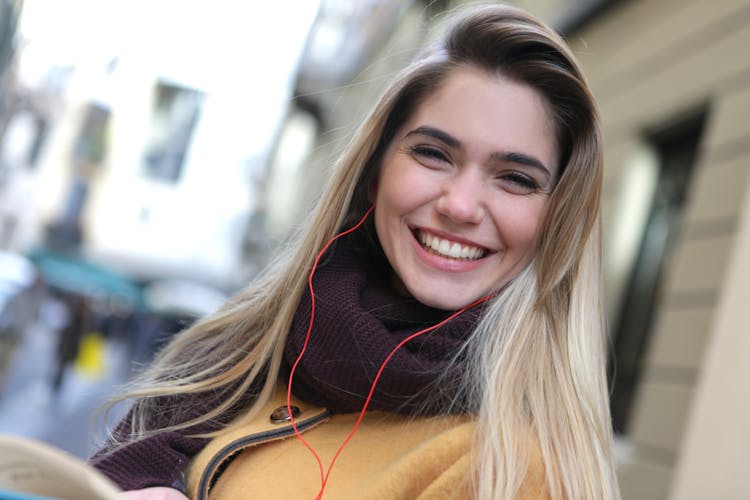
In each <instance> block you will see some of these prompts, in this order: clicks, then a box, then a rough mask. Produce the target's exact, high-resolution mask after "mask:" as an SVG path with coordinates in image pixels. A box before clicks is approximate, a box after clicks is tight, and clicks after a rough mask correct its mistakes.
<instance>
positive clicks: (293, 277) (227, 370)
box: [120, 5, 619, 499]
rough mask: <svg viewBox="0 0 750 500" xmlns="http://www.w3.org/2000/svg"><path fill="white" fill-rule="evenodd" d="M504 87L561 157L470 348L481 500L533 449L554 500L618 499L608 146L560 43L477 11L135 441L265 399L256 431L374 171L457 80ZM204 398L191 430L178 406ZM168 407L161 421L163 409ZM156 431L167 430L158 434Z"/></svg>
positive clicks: (438, 49) (380, 106)
mask: <svg viewBox="0 0 750 500" xmlns="http://www.w3.org/2000/svg"><path fill="white" fill-rule="evenodd" d="M466 65H469V66H473V67H478V68H480V69H482V70H484V71H487V72H490V73H494V74H502V75H504V76H506V77H509V78H512V79H514V80H516V81H518V82H521V83H525V84H527V85H530V86H531V87H533V88H535V89H536V90H537V91H538V92H540V94H541V95H542V96H544V98H545V100H546V102H547V104H548V108H549V110H550V115H551V117H552V120H553V122H554V126H555V131H556V138H555V139H556V140H557V144H558V146H559V149H560V162H561V163H560V171H561V175H560V178H559V180H558V182H557V185H556V186H555V189H554V191H553V193H552V195H551V196H550V201H549V209H548V215H547V217H546V219H545V221H544V224H543V228H542V234H541V237H540V241H539V246H538V249H537V254H536V256H535V258H534V259H533V261H532V262H531V264H530V265H529V266H528V267H527V268H526V269H525V270H524V271H522V272H521V273H520V275H519V276H517V277H516V278H515V279H514V280H513V281H512V282H511V283H510V284H509V285H508V286H506V287H505V288H504V289H503V290H502V292H501V293H499V294H498V296H497V297H495V298H494V299H492V301H491V303H490V304H489V305H488V307H487V308H486V312H485V314H484V315H483V318H482V320H481V321H480V324H479V325H478V327H477V329H476V331H474V332H473V333H472V337H471V340H470V345H469V361H470V363H469V364H470V367H471V368H470V370H469V373H468V375H467V378H466V380H465V384H464V385H465V388H466V390H467V391H470V393H471V394H472V395H473V396H474V398H475V400H476V401H479V404H478V407H477V435H478V436H482V439H481V440H477V443H476V446H475V455H476V457H475V463H476V469H477V476H476V477H477V480H476V493H477V496H478V497H479V498H503V499H506V498H507V499H509V498H513V497H514V495H515V493H516V492H517V490H518V488H519V486H520V484H521V481H522V480H523V478H524V475H525V471H526V466H527V462H528V457H527V450H528V446H529V437H531V438H532V439H534V440H536V441H537V442H538V443H539V447H540V450H541V455H542V458H543V461H544V464H545V467H546V471H547V482H548V484H549V487H550V489H551V492H552V496H553V498H569V499H610V498H618V497H619V494H618V491H617V485H616V479H615V477H614V472H613V466H612V457H611V440H612V433H611V424H610V416H609V405H608V397H607V387H606V377H605V368H604V367H605V341H604V333H603V326H602V318H601V304H600V283H599V281H600V275H601V272H600V255H599V252H600V241H599V239H600V236H599V233H600V230H599V196H600V189H601V177H602V151H601V138H600V132H599V125H598V117H597V111H596V105H595V103H594V100H593V97H592V95H591V92H590V90H589V87H588V85H587V83H586V81H585V79H584V77H583V74H582V72H581V71H580V69H579V68H578V66H577V63H576V62H575V58H574V57H573V55H572V54H571V52H570V51H569V49H568V48H567V46H566V45H565V43H564V42H563V40H562V39H561V38H560V37H559V36H558V35H557V34H555V33H554V32H553V31H552V30H550V29H549V28H548V27H547V26H545V25H544V24H543V23H541V22H540V21H538V20H537V19H535V18H534V17H532V16H530V15H529V14H527V13H526V12H524V11H522V10H519V9H516V8H511V7H506V6H497V5H495V6H484V7H475V8H472V9H469V10H467V11H466V12H464V13H461V14H459V15H458V16H457V17H454V18H453V19H452V23H451V25H450V27H449V28H448V31H447V35H446V36H445V37H443V38H442V40H441V41H440V42H439V43H438V44H437V45H435V46H433V47H430V48H429V49H428V50H427V51H426V52H425V54H424V55H423V57H421V58H420V59H418V60H417V61H416V62H414V63H413V64H412V65H411V66H409V67H407V68H406V69H405V70H404V71H403V72H402V73H401V74H400V75H399V76H398V77H397V78H396V79H395V81H394V83H393V84H392V85H391V86H390V87H389V88H388V89H387V90H386V92H385V93H384V95H383V97H382V98H381V99H380V100H379V101H378V102H377V103H376V105H375V107H374V109H373V110H372V112H371V113H370V115H369V116H368V117H367V119H366V120H365V121H364V123H363V124H362V125H361V127H360V128H359V130H358V131H357V132H356V133H355V135H354V137H353V139H352V140H351V142H350V144H349V147H348V148H347V149H346V151H344V153H343V154H342V156H341V157H340V159H339V161H338V162H337V165H336V168H335V169H334V172H333V175H332V177H331V178H330V180H329V182H328V185H327V187H326V189H325V190H324V193H323V196H322V197H321V199H320V200H319V202H318V204H317V206H316V208H315V210H314V211H313V212H312V213H311V215H310V217H309V219H308V221H307V222H306V224H304V226H303V229H302V230H301V231H300V233H299V234H298V235H297V236H296V237H295V238H294V239H293V241H291V242H290V243H289V244H287V245H286V246H285V248H284V249H283V250H282V251H281V252H280V255H279V257H278V258H277V259H276V260H275V261H274V262H273V263H272V264H271V265H270V266H269V267H268V268H267V269H266V270H265V271H264V272H263V273H262V275H261V276H260V277H259V278H258V279H257V280H255V281H254V282H253V283H252V284H250V285H249V287H248V288H247V289H246V290H245V291H243V292H242V293H240V294H238V295H237V296H236V297H234V298H233V299H232V300H231V301H229V302H228V303H227V304H226V305H225V306H224V307H223V308H222V309H221V310H220V311H219V312H218V313H216V314H214V315H212V316H210V317H207V318H204V319H202V320H201V321H199V322H197V323H196V324H194V325H193V326H191V327H190V328H189V329H187V330H185V331H184V332H182V333H181V334H179V335H178V336H177V337H175V338H174V340H173V341H171V342H170V343H169V344H168V345H167V346H166V347H165V348H164V349H163V350H162V351H161V352H160V353H159V354H158V356H157V357H156V359H155V361H154V362H153V363H152V365H151V366H150V367H149V368H148V369H147V370H146V371H144V372H143V373H142V374H141V375H140V376H139V377H138V379H137V380H136V381H135V383H134V385H133V386H132V387H131V388H130V390H129V391H127V392H126V393H124V394H123V395H122V396H121V398H120V399H121V400H125V399H133V400H135V406H134V408H133V411H132V412H131V418H132V421H131V425H132V428H133V430H134V435H133V436H131V437H130V438H129V439H139V438H142V437H145V436H148V435H151V434H153V433H156V432H161V431H164V430H186V429H189V428H190V427H192V426H194V425H197V424H203V423H206V422H210V421H214V420H218V419H220V418H221V417H222V416H223V415H226V414H227V413H228V412H229V411H230V409H232V408H234V407H236V406H237V404H238V403H239V402H241V401H243V398H246V394H247V392H248V391H249V390H250V389H251V388H256V389H257V388H259V389H257V391H256V392H257V394H255V395H254V400H253V403H252V404H251V405H250V407H249V409H248V418H250V416H252V415H253V413H254V412H255V411H257V409H258V408H259V407H260V406H261V405H262V404H263V403H265V402H266V401H267V400H268V398H269V397H270V395H271V394H272V392H273V390H274V388H275V386H276V383H277V378H278V373H279V369H280V366H281V359H282V352H283V349H284V345H285V341H286V337H287V334H288V331H289V328H290V325H291V321H292V317H293V315H294V313H295V310H296V308H297V304H298V302H299V300H300V297H301V294H302V291H303V289H304V287H305V284H306V278H307V275H308V273H309V272H310V269H311V266H312V263H313V260H314V258H315V255H316V253H317V252H318V251H319V249H320V248H322V246H323V245H324V243H325V242H326V241H328V240H329V239H330V238H331V237H332V236H333V235H334V234H336V232H337V231H338V230H339V229H340V228H341V227H342V226H345V225H347V224H349V223H350V222H351V221H352V220H353V219H354V218H355V217H357V216H361V214H362V213H364V210H365V208H366V206H367V205H368V192H367V191H368V186H369V185H370V181H371V180H372V179H374V178H375V176H376V175H377V172H378V168H379V164H380V159H381V156H382V154H383V152H384V150H385V149H386V148H387V146H388V144H389V143H390V141H391V140H392V138H393V136H394V134H395V133H396V131H397V130H398V129H399V128H400V127H401V126H402V125H403V123H404V122H405V121H406V120H407V119H408V117H409V116H410V114H411V113H412V112H413V111H414V109H415V108H416V107H417V106H418V105H419V104H420V103H421V102H422V101H423V100H424V99H425V98H426V96H427V95H429V94H430V93H431V92H434V91H435V89H436V88H437V87H438V86H439V85H440V84H441V82H443V81H444V80H445V78H446V77H447V75H448V74H449V73H450V72H451V70H453V69H454V68H456V67H457V66H466ZM196 395H201V396H205V397H209V396H210V397H211V398H212V403H211V404H207V405H206V412H205V413H204V414H202V415H201V416H200V417H198V418H194V419H192V420H188V419H187V417H185V415H189V414H190V413H189V409H188V408H185V407H184V406H182V405H180V400H181V398H182V397H190V396H196ZM167 401H169V402H171V405H170V406H169V407H166V406H165V405H166V404H167V403H166V402H167ZM154 415H160V418H158V419H157V420H158V421H159V422H160V424H159V425H158V426H157V427H158V428H153V427H149V425H150V423H151V422H153V421H154V420H155V419H154Z"/></svg>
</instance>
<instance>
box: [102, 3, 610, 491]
mask: <svg viewBox="0 0 750 500" xmlns="http://www.w3.org/2000/svg"><path fill="white" fill-rule="evenodd" d="M601 158H602V152H601V140H600V137H599V127H598V118H597V112H596V106H595V103H594V101H593V98H592V96H591V93H590V91H589V89H588V86H587V84H586V82H585V79H584V77H583V75H582V74H581V72H580V70H579V69H578V66H577V65H576V63H575V61H574V59H573V57H572V55H571V54H570V51H569V50H568V48H567V47H566V46H565V44H564V43H563V41H562V40H561V39H560V38H559V37H558V36H557V35H556V34H555V33H554V32H553V31H552V30H550V29H549V28H548V27H546V26H545V25H543V24H542V23H540V22H539V21H538V20H536V19H535V18H533V17H531V16H529V15H528V14H527V13H525V12H523V11H521V10H518V9H515V8H509V7H503V6H487V7H478V8H471V9H468V10H466V11H463V12H459V13H456V15H455V17H453V18H451V23H450V25H449V26H448V27H447V28H446V33H445V36H444V37H443V38H442V39H441V41H440V42H439V43H438V44H437V45H436V46H435V47H431V48H430V49H429V50H428V51H427V52H426V53H425V55H424V56H423V57H421V58H420V59H418V60H417V61H415V62H414V63H413V64H412V65H411V66H409V67H408V68H406V69H405V70H404V72H403V73H402V74H401V75H399V76H398V77H397V78H396V80H395V81H394V82H393V84H392V86H391V87H390V88H389V89H388V90H387V91H386V93H385V94H384V95H383V97H382V98H381V99H380V100H379V101H378V102H377V103H376V105H375V108H374V109H373V111H372V113H371V114H370V116H369V117H368V118H367V119H366V120H365V122H364V123H363V125H362V127H361V128H360V129H359V130H358V131H357V133H356V134H355V136H354V138H353V140H352V142H351V144H350V146H349V148H348V149H347V151H345V152H344V154H343V155H342V157H341V159H340V161H339V162H338V164H337V167H336V170H335V172H334V174H333V177H332V178H331V180H330V183H329V186H328V188H327V189H326V191H325V193H324V194H323V197H322V198H321V200H320V202H319V204H318V206H317V208H316V210H315V211H314V212H313V213H312V214H311V216H310V219H309V221H308V223H307V224H306V225H305V226H304V228H303V229H302V231H301V233H300V234H299V236H298V239H297V240H296V244H293V245H290V246H289V247H288V250H287V252H286V253H285V254H284V255H282V256H280V257H279V259H278V260H277V261H276V263H275V264H274V265H273V266H272V267H271V268H269V269H268V270H267V271H266V273H264V274H263V275H262V276H261V277H260V278H259V279H258V280H257V281H256V282H254V283H252V284H251V285H250V286H249V287H248V288H247V290H246V291H244V292H243V293H241V294H240V295H238V296H237V297H235V298H233V299H231V300H230V301H229V302H228V303H227V304H226V305H225V306H224V307H223V308H222V309H221V310H220V311H219V312H218V313H216V314H215V315H212V316H209V317H207V318H205V319H203V320H202V321H200V322H198V323H197V324H196V325H194V326H192V327H191V328H189V329H188V330H186V331H184V332H182V333H181V334H180V335H178V336H177V337H176V338H175V339H174V340H173V341H172V342H171V343H170V344H169V345H168V346H166V348H165V349H164V351H163V352H162V353H161V354H160V355H159V357H158V358H157V359H156V361H155V362H154V364H153V365H152V366H151V367H149V369H148V370H147V371H145V372H144V374H143V375H142V376H141V378H140V380H139V381H138V382H137V384H136V385H135V386H134V387H133V388H132V389H131V390H130V391H129V392H127V393H126V394H124V395H123V396H122V399H124V398H132V399H134V400H135V405H134V407H133V409H132V410H131V411H130V413H129V415H128V417H127V418H126V419H125V420H124V421H123V422H122V423H121V424H120V427H119V428H118V429H117V430H116V431H115V432H114V433H113V435H112V440H111V443H110V444H109V445H108V446H107V447H106V448H105V449H103V450H102V451H100V452H99V453H98V454H97V455H96V456H95V457H94V458H93V462H94V465H95V466H96V467H98V468H99V469H100V470H102V471H103V472H104V473H105V474H107V475H108V476H109V477H111V478H112V479H113V480H115V481H116V482H117V483H119V484H120V485H121V486H122V487H123V488H124V489H127V490H133V491H132V492H131V493H129V495H130V496H129V498H151V496H150V495H152V494H156V493H159V494H163V493H164V491H165V490H164V487H172V488H177V489H183V491H186V492H187V493H188V494H189V495H190V496H192V497H197V498H206V497H207V496H208V495H209V493H210V495H211V498H249V497H262V498H282V497H283V498H309V497H313V496H315V497H317V498H321V497H322V496H323V495H324V494H325V495H329V496H331V497H333V498H440V499H442V498H482V499H484V498H487V499H490V498H492V499H495V498H499V499H517V498H560V499H562V498H566V499H597V500H599V499H616V498H618V497H619V493H618V489H617V484H616V479H615V476H614V472H613V466H612V458H611V445H612V444H611V440H612V434H611V424H610V418H609V409H608V408H609V405H608V403H607V389H606V383H605V382H606V378H605V373H604V359H605V356H604V345H605V342H604V334H603V331H602V321H601V310H600V304H599V303H600V297H599V279H600V276H599V267H600V266H599V246H600V242H599V223H598V220H599V191H600V184H601V168H602V160H601ZM373 213H374V215H371V214H373ZM301 270H304V272H301ZM295 436H296V437H295ZM284 437H289V438H290V439H282V438H284ZM290 471H293V474H290V473H289V472H290ZM183 472H186V474H187V482H186V484H184V483H182V482H181V481H180V478H181V474H182V473H183ZM281 478H283V480H281ZM153 488H161V489H153ZM177 489H173V490H167V491H168V492H169V494H170V495H173V496H177V497H180V498H182V497H181V496H180V495H182V493H179V492H178V491H177Z"/></svg>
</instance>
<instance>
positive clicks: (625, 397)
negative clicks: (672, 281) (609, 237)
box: [611, 113, 705, 433]
mask: <svg viewBox="0 0 750 500" xmlns="http://www.w3.org/2000/svg"><path fill="white" fill-rule="evenodd" d="M704 123H705V113H699V114H697V115H693V116H692V117H691V118H689V119H686V120H682V121H681V122H680V123H679V124H677V125H675V126H671V127H669V128H667V129H665V130H660V131H657V132H652V133H649V134H647V141H648V142H649V143H650V144H651V145H652V146H653V147H654V149H655V150H656V152H657V155H658V159H659V164H660V165H659V174H658V175H659V177H658V181H657V185H656V189H655V192H654V197H653V200H652V202H651V210H650V214H649V217H648V220H647V222H646V225H645V228H644V231H643V236H642V240H641V244H640V248H639V250H638V254H637V257H636V260H635V264H634V266H633V270H632V272H631V275H630V279H629V282H628V286H627V289H626V290H625V293H624V295H623V299H622V303H621V305H620V307H619V311H620V312H619V317H618V318H615V321H614V322H613V323H612V325H613V337H612V338H613V351H612V353H611V356H612V360H611V361H612V365H613V370H614V384H613V386H612V389H613V393H612V417H613V420H614V426H615V430H616V431H617V432H618V433H623V432H626V431H627V425H628V417H629V415H630V413H631V411H630V410H631V407H632V402H633V396H634V394H635V390H636V388H637V385H638V382H639V379H640V376H641V372H642V367H643V358H644V353H645V352H646V348H647V346H648V341H649V338H650V336H651V331H652V329H653V319H654V313H655V312H656V311H657V310H658V307H659V305H660V302H661V292H662V288H663V286H662V285H663V283H662V278H663V270H664V263H665V262H666V261H667V260H668V259H669V257H670V255H671V250H672V247H673V246H674V242H675V239H676V236H677V234H678V232H679V229H680V223H681V220H682V212H683V206H684V203H685V196H686V193H687V187H688V184H689V182H690V178H691V174H692V171H693V165H694V164H695V159H696V155H697V152H698V144H699V143H700V138H701V135H702V133H703V125H704Z"/></svg>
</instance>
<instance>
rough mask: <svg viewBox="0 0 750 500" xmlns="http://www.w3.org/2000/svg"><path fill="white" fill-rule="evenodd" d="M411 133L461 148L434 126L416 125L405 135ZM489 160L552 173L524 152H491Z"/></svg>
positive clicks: (453, 138) (454, 139)
mask: <svg viewBox="0 0 750 500" xmlns="http://www.w3.org/2000/svg"><path fill="white" fill-rule="evenodd" d="M412 135H426V136H429V137H433V138H435V139H437V140H439V141H440V142H442V143H444V144H445V145H446V146H449V147H451V148H457V149H463V144H461V141H459V140H458V139H456V138H455V137H453V136H452V135H450V134H448V133H447V132H444V131H442V130H440V129H437V128H434V127H426V126H422V127H417V128H415V129H414V130H411V131H409V132H408V133H407V134H406V136H405V137H410V136H412ZM490 159H491V160H495V161H503V162H509V163H517V164H519V165H525V166H528V167H535V168H539V169H542V170H544V171H545V172H547V174H548V175H550V176H551V175H552V171H551V170H550V169H549V168H547V166H545V165H544V163H542V162H541V161H540V160H539V159H537V158H535V157H533V156H531V155H528V154H526V153H519V152H515V151H509V152H502V153H499V152H498V153H492V154H491V155H490Z"/></svg>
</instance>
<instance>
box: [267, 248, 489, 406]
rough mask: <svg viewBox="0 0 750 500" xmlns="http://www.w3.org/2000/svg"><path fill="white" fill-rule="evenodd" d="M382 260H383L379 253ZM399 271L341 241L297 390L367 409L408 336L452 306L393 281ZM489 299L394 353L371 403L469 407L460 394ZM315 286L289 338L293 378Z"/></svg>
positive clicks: (321, 270) (324, 269) (326, 273)
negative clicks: (408, 292) (425, 300)
mask: <svg viewBox="0 0 750 500" xmlns="http://www.w3.org/2000/svg"><path fill="white" fill-rule="evenodd" d="M376 260H377V259H376ZM392 273H393V271H392V270H390V266H388V265H387V264H385V266H383V265H382V264H373V262H372V260H371V259H367V258H363V257H362V256H360V255H358V254H357V253H356V252H354V251H352V250H350V249H348V248H346V247H344V246H343V245H337V247H336V248H335V249H334V250H333V253H332V254H329V255H328V257H327V261H326V262H325V263H323V264H321V265H320V266H319V267H318V269H317V270H316V271H315V275H314V277H313V289H314V292H315V300H316V303H315V319H314V323H313V328H312V333H311V335H310V340H309V344H308V346H307V349H306V350H305V353H304V355H303V357H302V359H301V361H300V364H299V365H298V366H297V369H296V371H295V373H294V379H293V381H292V391H293V392H294V394H295V395H296V396H297V397H299V398H301V399H303V400H305V401H308V402H310V403H313V404H316V405H320V406H325V407H326V408H328V409H329V410H331V411H333V412H337V413H345V412H355V411H359V410H361V409H362V405H363V404H364V402H365V398H366V397H367V394H368V393H369V391H370V386H371V385H372V383H373V379H374V378H375V375H376V374H377V372H378V369H379V368H380V365H381V363H382V362H383V360H385V358H386V357H387V356H388V354H389V353H390V352H391V351H392V350H393V348H394V347H395V346H396V345H397V344H398V343H399V342H400V341H401V340H403V339H404V338H406V337H408V336H409V335H410V334H412V333H415V332H417V331H419V330H421V329H424V328H427V327H429V326H432V325H435V324H436V323H439V322H440V321H442V320H443V319H445V318H447V317H448V316H450V314H451V313H450V312H447V311H443V310H438V309H434V308H430V307H427V306H425V305H423V304H421V303H419V302H418V301H416V300H415V299H414V298H411V297H408V296H404V294H402V293H399V292H397V291H396V290H395V288H394V287H393V285H392V283H393V279H392ZM481 307H482V306H481V305H479V306H475V307H473V308H472V309H469V310H467V311H465V312H464V313H462V314H460V315H459V316H457V317H456V318H453V319H452V320H451V321H449V322H448V323H446V324H445V325H443V326H441V327H440V328H438V329H436V330H433V331H431V332H428V333H426V334H424V335H421V336H419V337H416V338H415V339H412V340H411V341H409V342H408V343H407V344H406V345H404V346H403V347H402V348H401V349H400V350H398V351H397V352H396V354H395V355H394V356H393V358H391V360H390V362H389V363H388V365H387V366H386V369H385V370H384V372H383V374H382V375H381V378H380V380H379V381H378V384H377V386H376V390H375V393H374V396H373V399H372V401H371V403H370V406H369V408H370V409H376V410H383V411H389V412H395V413H407V414H416V413H419V414H435V413H442V412H456V411H467V409H468V406H469V405H468V402H467V401H466V397H465V396H464V395H462V394H460V390H459V389H460V384H461V381H462V380H463V376H464V369H465V356H463V355H462V353H463V352H464V351H463V346H464V344H465V343H466V341H467V339H468V338H469V335H470V333H471V332H472V330H473V329H474V327H475V325H476V322H477V320H478V318H479V315H480V313H481ZM310 311H311V300H310V293H309V290H306V292H305V294H304V295H303V296H302V299H301V301H300V304H299V307H298V309H297V312H296V314H295V316H294V319H293V323H292V328H291V331H290V334H289V336H288V339H287V344H286V348H285V351H284V358H285V362H286V366H285V367H284V369H283V370H282V373H284V372H285V374H286V376H287V377H288V375H289V370H290V369H291V366H292V365H293V364H294V362H295V360H296V359H297V357H298V356H299V353H300V351H301V350H302V347H303V345H304V342H305V335H306V333H307V329H308V325H309V322H310Z"/></svg>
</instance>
